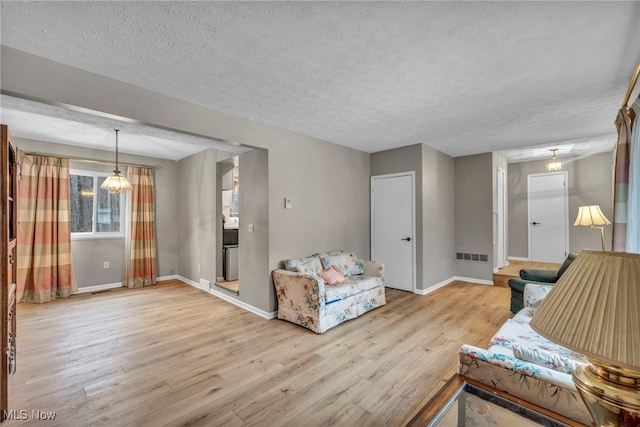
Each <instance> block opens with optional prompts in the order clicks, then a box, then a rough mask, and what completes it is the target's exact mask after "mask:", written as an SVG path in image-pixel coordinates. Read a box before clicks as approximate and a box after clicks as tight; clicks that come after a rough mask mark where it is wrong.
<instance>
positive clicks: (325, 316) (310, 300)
mask: <svg viewBox="0 0 640 427" xmlns="http://www.w3.org/2000/svg"><path fill="white" fill-rule="evenodd" d="M309 258H317V259H318V262H319V259H320V257H319V256H318V255H314V256H313V257H309ZM309 258H299V259H296V260H288V261H285V266H286V267H287V270H283V269H278V270H274V271H273V272H272V276H273V283H274V285H275V288H276V296H277V298H278V318H279V319H282V320H287V321H289V322H292V323H295V324H297V325H300V326H303V327H305V328H307V329H310V330H312V331H314V332H316V333H319V334H320V333H323V332H325V331H326V330H328V329H330V328H332V327H334V326H336V325H339V324H340V323H342V322H345V321H347V320H349V319H353V318H355V317H358V316H360V315H362V314H364V313H366V312H367V311H370V310H373V309H374V308H376V307H380V306H382V305H384V304H386V299H385V292H384V264H382V263H379V262H375V261H361V260H357V263H358V264H359V265H361V266H362V270H363V271H364V273H365V274H363V275H352V276H351V277H349V282H348V283H345V284H341V285H327V284H325V283H324V281H323V280H322V279H321V278H320V277H318V276H317V275H316V274H313V273H311V272H305V271H304V270H303V268H300V267H305V266H308V265H309V264H312V263H315V260H310V259H309ZM294 268H295V269H297V270H298V271H295V272H294V271H289V269H294ZM300 270H303V272H300Z"/></svg>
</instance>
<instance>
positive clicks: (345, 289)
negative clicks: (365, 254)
mask: <svg viewBox="0 0 640 427" xmlns="http://www.w3.org/2000/svg"><path fill="white" fill-rule="evenodd" d="M382 286H383V283H382V279H380V278H379V277H370V276H352V277H350V278H349V282H348V283H345V284H342V285H332V286H325V293H324V295H325V298H324V300H325V305H330V304H332V303H334V302H336V301H340V300H342V299H345V298H348V297H351V296H354V295H357V294H359V293H362V292H364V291H368V290H371V289H374V288H376V287H382Z"/></svg>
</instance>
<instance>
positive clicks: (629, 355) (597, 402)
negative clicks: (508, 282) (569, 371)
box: [531, 250, 640, 426]
mask: <svg viewBox="0 0 640 427" xmlns="http://www.w3.org/2000/svg"><path fill="white" fill-rule="evenodd" d="M531 328H532V329H533V330H534V331H536V332H538V333H539V334H540V335H542V336H543V337H545V338H548V339H549V340H551V341H553V342H556V343H558V344H560V345H562V346H564V347H567V348H569V349H571V350H573V351H576V352H578V353H581V354H583V355H585V356H586V357H587V358H588V359H589V361H590V362H591V364H586V365H582V366H580V367H579V368H577V369H576V370H574V371H573V382H574V383H575V385H576V388H577V389H578V391H579V392H580V395H581V396H582V400H583V401H584V402H585V404H586V406H587V408H588V409H589V412H590V413H591V415H592V416H593V418H594V420H595V421H596V424H597V425H599V426H618V425H620V426H623V425H625V426H629V425H633V426H636V425H640V254H630V253H622V252H600V251H587V250H585V251H582V252H581V253H580V254H579V255H578V257H577V258H576V259H575V261H573V263H572V264H571V265H570V266H569V268H568V269H567V271H566V272H565V273H564V274H563V275H562V277H561V278H560V280H558V282H557V283H556V285H555V286H554V287H553V289H552V290H551V291H550V292H549V294H548V295H547V296H546V298H545V299H544V300H542V302H541V303H540V306H539V307H538V308H537V309H536V312H535V314H534V316H533V319H532V320H531Z"/></svg>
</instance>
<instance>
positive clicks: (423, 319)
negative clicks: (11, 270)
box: [4, 281, 510, 427]
mask: <svg viewBox="0 0 640 427" xmlns="http://www.w3.org/2000/svg"><path fill="white" fill-rule="evenodd" d="M387 301H388V303H387V305H385V306H383V307H381V308H378V309H376V310H373V311H371V312H369V313H367V314H366V315H364V316H362V317H360V318H358V319H355V320H351V321H348V322H346V323H344V324H342V325H339V326H337V327H336V328H333V329H331V330H329V331H327V332H326V333H324V334H322V335H316V334H314V333H312V332H310V331H308V330H306V329H304V328H301V327H299V326H296V325H293V324H291V323H288V322H284V321H281V320H277V319H273V320H265V319H262V318H261V317H259V316H256V315H254V314H251V313H249V312H246V311H245V310H242V309H240V308H237V307H235V306H233V305H231V304H229V303H226V302H224V301H223V300H220V299H218V298H216V297H214V296H212V295H209V294H207V293H205V292H202V291H200V290H198V289H196V288H194V287H191V286H189V285H186V284H183V283H181V282H177V281H170V282H164V283H162V284H159V285H157V286H153V287H149V288H143V289H128V290H124V289H123V290H112V291H109V292H103V293H98V294H95V295H86V294H85V295H76V296H73V297H71V298H67V299H63V300H57V301H54V302H51V303H48V304H40V305H36V304H20V305H19V306H18V335H17V339H18V341H17V343H18V355H17V363H18V370H17V373H16V375H15V377H14V379H13V382H12V384H11V386H10V396H9V405H10V408H11V409H15V410H17V411H20V410H26V411H28V414H29V416H28V418H31V411H32V410H41V411H55V412H56V418H55V420H54V421H40V422H36V421H34V420H33V419H29V420H26V421H6V422H5V423H4V425H5V426H13V425H20V426H29V425H46V426H51V427H53V426H162V425H168V426H185V425H189V426H200V425H211V426H215V425H224V426H242V425H260V426H275V425H278V426H280V425H287V426H301V425H305V426H316V425H318V426H319V425H338V426H399V425H403V424H404V423H405V422H407V421H409V420H410V419H411V417H412V416H413V415H414V414H415V413H416V412H417V411H418V409H419V408H420V407H421V406H422V405H423V404H424V403H426V401H427V400H428V399H429V398H431V397H432V396H433V395H434V394H435V392H436V391H437V390H438V389H439V388H440V387H441V386H442V385H443V384H444V383H445V381H446V380H447V379H448V378H449V377H450V376H451V375H452V374H453V373H454V372H456V371H457V359H458V354H457V352H458V349H459V347H460V345H461V344H463V343H469V344H475V345H480V346H485V347H486V345H487V343H488V341H489V339H490V337H491V336H492V335H493V334H494V333H495V331H496V330H497V329H498V328H499V326H500V325H501V324H502V323H503V322H504V321H505V319H507V318H509V317H510V313H509V309H508V307H509V305H508V301H509V294H508V289H505V288H502V287H492V286H486V285H476V284H470V283H464V282H454V283H452V284H450V285H448V286H445V287H443V288H441V289H439V290H437V291H435V292H433V293H431V294H429V295H426V296H418V295H414V294H410V293H407V292H402V291H397V290H393V289H387Z"/></svg>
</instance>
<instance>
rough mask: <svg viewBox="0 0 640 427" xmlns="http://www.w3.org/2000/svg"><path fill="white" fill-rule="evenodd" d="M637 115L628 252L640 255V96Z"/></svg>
mask: <svg viewBox="0 0 640 427" xmlns="http://www.w3.org/2000/svg"><path fill="white" fill-rule="evenodd" d="M631 110H632V111H633V113H635V119H634V122H633V128H632V129H633V130H632V131H631V154H630V157H629V196H628V199H629V200H628V204H629V206H628V209H629V213H628V215H627V248H626V249H627V252H633V253H640V96H639V97H638V98H637V99H636V102H634V103H633V106H632V107H631Z"/></svg>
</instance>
